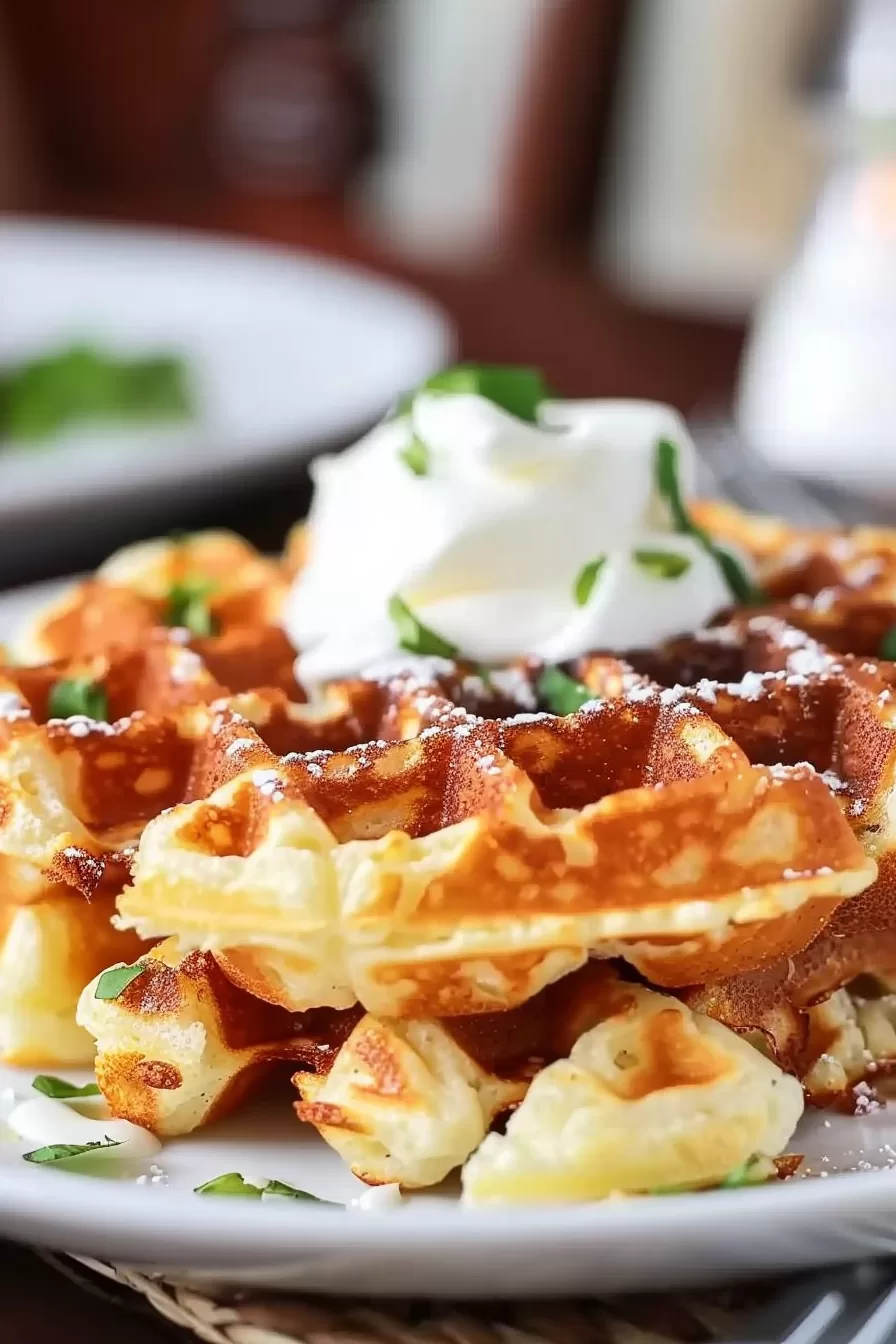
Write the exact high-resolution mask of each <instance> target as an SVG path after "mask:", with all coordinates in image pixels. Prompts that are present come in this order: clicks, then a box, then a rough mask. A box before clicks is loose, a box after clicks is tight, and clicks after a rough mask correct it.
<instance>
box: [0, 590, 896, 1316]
mask: <svg viewBox="0 0 896 1344" xmlns="http://www.w3.org/2000/svg"><path fill="white" fill-rule="evenodd" d="M63 582H64V581H54V582H53V583H50V584H36V585H33V586H32V587H30V588H22V589H20V590H18V591H17V592H13V593H7V594H4V595H0V643H2V641H3V640H4V639H8V638H9V636H10V634H11V633H12V631H13V629H14V627H15V626H16V625H17V624H18V622H19V621H21V620H23V619H24V618H25V617H27V616H28V615H29V614H31V613H32V612H33V611H34V610H35V609H36V607H37V606H38V605H39V604H41V603H43V602H46V601H48V600H51V599H52V598H55V597H56V596H58V594H59V592H60V590H61V587H62V586H63ZM67 582H74V579H72V580H68V581H67ZM37 1072H39V1070H37V1069H34V1070H27V1071H25V1070H17V1069H10V1068H4V1067H2V1066H0V1092H2V1090H3V1089H4V1088H6V1087H12V1088H14V1089H15V1091H16V1093H17V1094H18V1095H20V1096H22V1097H27V1096H28V1095H34V1094H33V1093H32V1092H31V1080H32V1078H33V1077H34V1074H35V1073H37ZM58 1072H60V1073H61V1074H63V1075H64V1076H65V1077H67V1078H69V1079H71V1080H72V1081H73V1082H77V1083H83V1082H86V1081H88V1079H89V1075H88V1074H87V1073H85V1072H83V1071H80V1070H76V1069H74V1070H73V1069H60V1070H58ZM294 1099H295V1098H294V1093H293V1092H292V1089H291V1088H290V1086H289V1084H288V1083H286V1082H284V1083H283V1085H282V1086H281V1087H279V1088H274V1089H272V1091H271V1093H270V1095H268V1096H267V1097H264V1098H261V1099H259V1100H258V1101H257V1102H255V1103H253V1104H251V1105H249V1106H247V1107H246V1108H244V1109H243V1110H242V1111H240V1112H239V1113H238V1114H236V1115H234V1116H232V1117H230V1118H229V1119H227V1120H224V1121H222V1122H220V1123H219V1124H216V1125H212V1126H210V1127H209V1128H208V1129H206V1130H202V1131H200V1132H199V1133H197V1134H194V1135H190V1136H188V1137H186V1138H182V1139H175V1140H172V1141H170V1142H169V1143H167V1144H166V1145H165V1146H164V1148H163V1149H162V1152H161V1153H160V1154H159V1155H158V1157H157V1158H156V1162H157V1164H158V1166H159V1167H161V1169H162V1171H163V1173H164V1183H159V1184H151V1183H147V1184H143V1185H137V1184H136V1180H135V1176H136V1171H139V1170H140V1168H137V1169H136V1170H135V1171H132V1172H130V1173H129V1174H128V1175H127V1176H119V1177H117V1178H113V1177H112V1176H111V1175H110V1174H109V1172H110V1170H111V1169H110V1168H105V1169H104V1170H105V1171H106V1173H107V1174H106V1175H105V1176H102V1175H95V1176H94V1175H76V1174H73V1173H70V1172H65V1171H61V1170H58V1169H57V1170H52V1169H48V1168H44V1167H40V1166H33V1165H30V1164H29V1163H27V1162H24V1161H23V1160H22V1152H23V1151H24V1150H25V1149H26V1148H27V1147H29V1146H34V1145H27V1144H20V1143H18V1142H17V1141H16V1140H15V1139H14V1138H12V1136H11V1135H9V1134H7V1137H6V1138H4V1137H3V1129H2V1125H0V1236H5V1237H11V1238H14V1239H19V1240H22V1241H31V1242H35V1243H38V1244H41V1245H46V1246H51V1247H54V1248H56V1249H58V1250H66V1251H71V1252H73V1253H74V1254H80V1255H87V1256H95V1257H99V1258H101V1259H102V1258H105V1259H109V1260H113V1261H116V1262H119V1263H125V1264H128V1263H130V1264H140V1265H148V1266H150V1267H151V1268H157V1269H163V1270H164V1269H167V1270H169V1271H174V1272H176V1273H177V1274H178V1275H179V1276H180V1277H181V1278H183V1277H184V1275H185V1273H186V1272H187V1271H189V1276H190V1277H191V1278H194V1279H195V1280H196V1281H197V1282H198V1281H201V1280H202V1279H209V1278H210V1279H218V1280H219V1281H220V1280H223V1281H225V1282H227V1283H230V1284H246V1285H249V1284H255V1285H259V1284H264V1285H267V1286H274V1287H289V1288H302V1289H311V1290H314V1291H320V1292H330V1293H341V1294H348V1295H359V1296H364V1295H389V1294H393V1295H403V1296H418V1297H423V1296H426V1297H455V1298H457V1297H465V1296H467V1297H492V1298H497V1297H508V1298H513V1297H533V1296H539V1295H546V1296H551V1295H553V1296H572V1295H586V1296H589V1295H590V1296H593V1295H595V1294H607V1293H614V1292H624V1291H649V1290H655V1289H661V1288H680V1287H684V1286H692V1285H699V1284H705V1283H711V1282H713V1281H718V1280H721V1279H728V1278H734V1277H738V1276H744V1275H750V1274H753V1275H759V1274H767V1273H774V1272H778V1271H781V1272H783V1271H785V1270H794V1269H802V1268H806V1267H809V1266H813V1265H821V1264H825V1263H833V1262H835V1261H846V1260H857V1259H864V1258H866V1257H868V1256H878V1255H893V1254H896V1171H894V1166H896V1106H894V1108H892V1109H889V1110H879V1111H876V1112H871V1113H869V1114H867V1115H864V1116H861V1117H850V1116H843V1115H836V1114H833V1113H829V1114H827V1115H826V1114H825V1113H823V1112H819V1111H815V1112H811V1113H809V1114H807V1116H806V1117H805V1118H804V1120H803V1122H802V1123H801V1125H800V1127H799V1129H798V1130H797V1133H796V1135H795V1137H794V1139H793V1142H792V1144H791V1151H794V1152H801V1153H804V1154H805V1155H806V1159H805V1162H804V1171H805V1172H806V1173H807V1177H808V1178H807V1179H799V1178H798V1179H795V1180H793V1181H790V1182H788V1183H786V1184H778V1183H773V1184H771V1185H768V1186H765V1187H763V1188H761V1189H760V1188H757V1189H752V1190H750V1189H741V1190H719V1191H713V1192H710V1193H703V1194H696V1195H676V1196H666V1197H660V1196H656V1197H653V1198H644V1199H629V1200H608V1201H605V1202H603V1203H594V1204H575V1205H557V1206H553V1207H541V1208H516V1209H508V1210H503V1211H502V1210H474V1209H465V1208H462V1207H461V1206H460V1204H459V1203H458V1199H457V1193H458V1187H457V1185H456V1184H455V1185H448V1186H446V1187H444V1188H442V1189H440V1190H438V1191H435V1192H430V1193H427V1194H422V1195H417V1196H414V1197H412V1198H409V1199H406V1200H405V1201H404V1204H403V1206H402V1207H400V1208H397V1209H394V1210H392V1209H390V1210H388V1211H385V1212H381V1213H362V1212H360V1211H359V1210H357V1209H354V1208H348V1209H345V1210H342V1209H338V1208H335V1209H334V1208H328V1207H327V1206H325V1205H318V1204H306V1203H295V1204H293V1203H291V1202H288V1201H265V1202H263V1203H256V1202H254V1201H252V1200H245V1199H225V1198H212V1197H202V1196H199V1195H196V1194H194V1193H193V1191H194V1187H195V1186H197V1185H199V1184H200V1183H202V1182H203V1181H207V1180H210V1179H211V1178H212V1177H214V1176H220V1175H222V1174H223V1173H224V1172H228V1171H239V1172H241V1173H242V1174H243V1175H244V1176H245V1177H246V1178H247V1179H248V1180H252V1181H263V1180H265V1179H278V1180H283V1181H287V1182H289V1183H290V1184H292V1185H295V1186H297V1187H299V1188H300V1189H303V1190H307V1191H309V1192H311V1193H313V1194H315V1195H318V1196H320V1197H321V1198H324V1199H330V1200H336V1201H339V1202H341V1203H344V1202H346V1201H350V1200H351V1199H352V1198H357V1197H358V1196H359V1195H360V1194H361V1193H363V1191H364V1189H365V1187H364V1186H362V1185H361V1183H360V1182H359V1181H357V1180H355V1178H354V1177H353V1176H352V1175H351V1174H350V1173H349V1172H348V1170H347V1168H346V1167H345V1166H344V1164H343V1163H342V1161H341V1160H340V1159H339V1158H338V1157H337V1156H336V1154H335V1153H334V1152H333V1151H332V1149H330V1148H329V1147H327V1145H326V1144H325V1143H324V1142H323V1140H322V1139H320V1138H318V1136H317V1135H316V1134H315V1133H314V1132H313V1131H311V1129H310V1128H309V1127H308V1126H306V1125H300V1124H299V1123H298V1121H297V1120H295V1119H294V1117H293V1113H292V1108H291V1102H292V1101H293V1100H294ZM558 1139H559V1136H558ZM147 1165H148V1164H144V1170H145V1168H146V1166H147ZM812 1177H814V1178H815V1179H812ZM825 1178H829V1179H825Z"/></svg>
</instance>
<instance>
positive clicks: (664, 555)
mask: <svg viewBox="0 0 896 1344" xmlns="http://www.w3.org/2000/svg"><path fill="white" fill-rule="evenodd" d="M632 559H633V560H634V562H635V564H636V565H639V566H640V567H641V569H644V570H646V571H647V573H648V574H652V575H653V576H654V578H657V579H680V578H681V576H682V574H687V572H688V570H689V569H690V567H691V562H690V560H689V559H688V557H687V556H686V555H680V554H679V553H678V552H677V551H632Z"/></svg>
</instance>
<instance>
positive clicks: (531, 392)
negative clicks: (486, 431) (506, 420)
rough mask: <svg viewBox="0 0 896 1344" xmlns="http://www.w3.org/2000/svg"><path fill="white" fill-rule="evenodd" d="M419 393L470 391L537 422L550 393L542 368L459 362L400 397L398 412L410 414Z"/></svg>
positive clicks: (397, 414) (398, 413) (398, 414)
mask: <svg viewBox="0 0 896 1344" xmlns="http://www.w3.org/2000/svg"><path fill="white" fill-rule="evenodd" d="M419 392H430V393H437V394H438V393H441V394H445V395H450V394H452V393H453V394H455V395H456V394H459V393H468V394H473V395H475V396H479V397H485V398H486V400H487V401H492V402H494V404H495V405H496V406H500V407H501V409H502V410H503V411H507V413H508V415H515V416H516V417H517V419H518V420H526V421H528V422H529V423H530V424H535V422H536V420H537V418H538V407H539V406H540V404H541V402H543V401H544V400H545V398H546V397H547V396H548V395H549V393H548V389H547V386H546V385H545V381H544V378H543V377H542V375H541V373H540V372H539V370H538V369H530V368H515V367H513V366H510V365H502V364H455V365H454V367H453V368H450V369H442V370H441V372H440V373H434V374H433V375H432V376H431V377H430V378H427V379H426V381H425V382H424V383H421V384H420V386H419V387H418V388H417V389H416V391H414V392H406V393H405V394H404V395H403V396H402V397H401V398H399V401H398V404H397V406H396V408H395V412H394V415H395V416H396V417H397V416H401V415H407V414H408V413H409V411H410V410H411V407H412V406H413V404H414V398H415V396H417V394H418V393H419Z"/></svg>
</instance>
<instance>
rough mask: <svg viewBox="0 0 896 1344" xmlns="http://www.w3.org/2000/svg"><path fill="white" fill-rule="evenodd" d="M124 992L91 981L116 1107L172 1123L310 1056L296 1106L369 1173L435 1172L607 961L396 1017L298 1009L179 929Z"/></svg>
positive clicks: (107, 1089) (475, 1139) (102, 1067)
mask: <svg viewBox="0 0 896 1344" xmlns="http://www.w3.org/2000/svg"><path fill="white" fill-rule="evenodd" d="M144 967H145V969H144V971H143V973H142V974H141V975H139V976H138V977H137V978H136V979H134V980H132V981H131V983H130V984H129V985H128V986H127V987H126V988H125V989H124V991H123V992H122V993H121V994H120V995H119V996H118V998H116V999H111V1000H107V999H97V998H96V997H95V990H96V983H97V982H96V981H94V982H92V983H91V984H90V985H88V986H87V988H86V989H85V990H84V992H83V994H82V996H81V1001H80V1004H79V1007H78V1021H79V1023H80V1024H81V1026H83V1027H84V1028H86V1029H87V1030H89V1031H90V1032H91V1033H92V1034H93V1035H94V1036H95V1037H96V1040H97V1059H96V1076H97V1080H98V1082H99V1085H100V1087H101V1089H102V1091H103V1093H104V1095H105V1097H106V1100H107V1102H108V1104H109V1106H110V1109H111V1110H112V1112H113V1114H115V1115H116V1116H120V1117H124V1118H126V1119H129V1120H132V1121H134V1122H135V1123H137V1124H141V1125H145V1126H146V1127H147V1128H149V1129H151V1130H153V1131H154V1132H155V1133H157V1134H159V1135H162V1136H167V1137H170V1136H173V1135H178V1134H186V1133H189V1132H190V1131H192V1130H193V1129H196V1128H197V1127H199V1126H201V1125H205V1124H208V1123H210V1122H211V1121H213V1120H215V1119H218V1118H220V1117H221V1116H222V1115H224V1114H226V1113H227V1112H228V1111H229V1110H231V1109H233V1108H234V1107H235V1106H236V1105H238V1104H239V1103H240V1102H242V1101H244V1100H245V1099H246V1098H247V1097H249V1096H250V1095H251V1094H253V1093H254V1092H256V1091H257V1090H258V1088H259V1087H260V1086H262V1084H263V1082H264V1080H265V1079H267V1078H268V1077H269V1076H270V1074H271V1073H272V1072H273V1071H274V1070H275V1069H276V1067H277V1065H278V1063H282V1062H283V1061H289V1062H291V1063H292V1064H293V1067H295V1066H296V1065H300V1066H301V1070H302V1071H301V1072H300V1073H297V1074H296V1075H295V1077H294V1082H295V1084H296V1086H297V1088H298V1090H299V1092H300V1093H301V1095H302V1098H303V1100H302V1101H301V1102H299V1103H297V1106H296V1109H297V1111H298V1113H299V1115H300V1117H301V1118H302V1119H303V1120H306V1121H308V1122H309V1123H311V1124H314V1125H316V1126H317V1127H318V1128H319V1129H320V1132H321V1133H322V1134H323V1135H324V1136H325V1137H326V1138H327V1140H328V1141H329V1142H331V1143H332V1144H333V1146H334V1147H335V1148H337V1150H338V1151H339V1152H341V1153H342V1154H343V1155H344V1156H345V1157H346V1160H347V1161H349V1163H350V1165H351V1166H352V1169H353V1170H354V1171H355V1172H356V1174H357V1175H359V1176H361V1177H362V1179H364V1180H367V1181H368V1182H370V1183H371V1184H381V1183H383V1182H389V1181H395V1180H400V1181H401V1182H402V1183H403V1184H406V1185H409V1186H414V1185H416V1186H419V1185H429V1184H433V1183H435V1182H437V1181H439V1180H441V1179H442V1177H443V1176H445V1175H446V1174H447V1173H448V1171H450V1170H451V1169H452V1168H453V1167H455V1166H458V1165H460V1163H461V1162H463V1161H464V1160H465V1159H466V1157H467V1156H468V1155H469V1154H470V1153H471V1152H472V1151H473V1149H474V1148H475V1147H476V1146H477V1144H478V1143H479V1142H480V1141H481V1139H482V1138H483V1136H484V1135H485V1133H486V1131H487V1129H488V1127H489V1124H490V1123H491V1121H492V1119H493V1118H494V1117H495V1116H497V1115H498V1114H500V1113H501V1112H503V1111H505V1110H507V1109H508V1107H510V1106H512V1105H514V1104H515V1103H517V1102H518V1101H520V1100H521V1098H522V1097H523V1096H524V1095H525V1092H526V1088H527V1086H528V1084H529V1080H530V1079H531V1077H532V1076H533V1075H534V1074H535V1073H536V1072H537V1070H538V1069H539V1068H540V1067H541V1066H542V1065H543V1064H544V1063H545V1062H546V1061H547V1060H550V1059H554V1058H557V1057H558V1056H560V1055H563V1054H565V1053H566V1052H567V1051H568V1050H569V1048H570V1046H571V1045H572V1043H573V1042H574V1041H575V1039H576V1037H577V1036H578V1035H580V1034H581V1032H582V1031H583V1030H585V1029H586V1028H587V1027H588V1026H591V1025H592V1024H593V1022H594V1021H595V1020H597V1018H596V1014H597V1013H598V1012H599V1008H600V1004H601V1003H602V1002H603V999H602V986H603V982H604V978H605V972H604V971H603V970H602V969H599V968H598V966H597V964H596V963H592V964H591V965H589V966H586V967H584V968H583V969H582V970H581V971H579V972H577V973H576V974H574V975H571V976H568V977H566V978H565V979H564V980H563V981H561V982H560V984H558V985H556V986H552V987H551V988H550V989H548V990H546V991H545V992H544V993H543V994H542V995H539V996H538V997H537V998H535V999H533V1000H531V1001H530V1002H529V1003H527V1004H526V1005H524V1007H522V1008H520V1009H516V1010H515V1011H513V1012H508V1013H498V1014H489V1015H484V1016H478V1017H475V1018H471V1019H454V1020H446V1021H444V1022H441V1023H440V1022H437V1021H413V1022H408V1021H398V1020H394V1019H391V1020H390V1019H383V1018H375V1017H373V1016H371V1015H370V1014H364V1013H363V1011H362V1010H361V1009H360V1008H356V1009H351V1010H349V1011H347V1012H335V1011H332V1010H327V1009H318V1010H314V1011H312V1012H309V1013H304V1014H298V1015H293V1014H290V1013H288V1012H286V1011H284V1010H283V1009H280V1008H276V1007H273V1006H272V1005H270V1004H266V1003H263V1002H261V1001H260V1000H258V999H255V998H253V997H252V996H251V995H248V994H246V993H245V992H244V991H242V990H239V989H237V988H236V987H235V986H234V985H232V984H231V983H230V981H229V980H228V979H227V978H226V977H225V976H224V975H223V974H222V973H221V971H220V969H219V968H218V966H217V965H216V963H215V961H214V959H213V958H212V957H211V956H210V955H209V954H208V953H203V952H191V953H189V954H188V955H187V956H186V957H180V956H179V955H178V954H177V953H176V951H175V950H174V949H173V948H172V946H171V944H170V943H165V944H162V945H160V946H159V947H157V948H155V949H154V950H153V951H152V952H151V953H150V954H149V955H148V956H146V957H145V958H144Z"/></svg>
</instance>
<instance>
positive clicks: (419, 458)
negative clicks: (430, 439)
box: [398, 434, 429, 476]
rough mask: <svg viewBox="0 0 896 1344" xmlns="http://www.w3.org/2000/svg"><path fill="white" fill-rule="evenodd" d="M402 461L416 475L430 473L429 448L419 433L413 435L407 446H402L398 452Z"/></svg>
mask: <svg viewBox="0 0 896 1344" xmlns="http://www.w3.org/2000/svg"><path fill="white" fill-rule="evenodd" d="M398 456H399V457H400V459H401V461H402V462H403V463H404V464H405V466H406V467H407V468H408V470H409V471H412V472H413V473H414V475H415V476H426V475H428V473H429V449H428V448H427V446H426V444H425V443H424V442H423V440H422V439H421V438H420V436H419V434H413V435H412V436H411V440H410V443H408V445H407V447H406V448H402V450H401V452H400V453H399V454H398Z"/></svg>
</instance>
